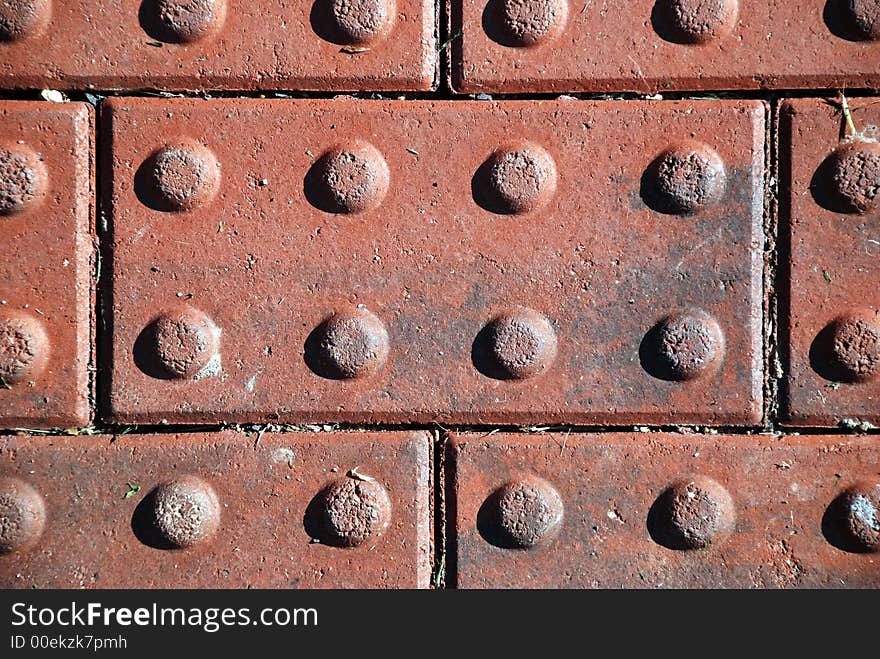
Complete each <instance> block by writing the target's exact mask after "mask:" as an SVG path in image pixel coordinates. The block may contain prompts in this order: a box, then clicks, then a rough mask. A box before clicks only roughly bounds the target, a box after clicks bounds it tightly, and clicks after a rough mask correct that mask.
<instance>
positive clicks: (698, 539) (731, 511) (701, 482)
mask: <svg viewBox="0 0 880 659" xmlns="http://www.w3.org/2000/svg"><path fill="white" fill-rule="evenodd" d="M654 509H655V510H656V511H657V513H658V519H657V520H656V521H657V524H658V525H659V526H660V527H661V528H660V529H659V530H658V532H659V533H660V534H661V536H662V544H664V545H665V546H668V547H670V548H671V549H685V550H687V549H705V548H706V547H709V546H710V545H718V544H719V543H720V542H721V541H722V540H723V539H724V538H725V537H726V536H727V535H728V534H729V533H730V532H731V531H733V529H734V527H735V525H736V509H735V507H734V504H733V499H732V498H731V496H730V493H729V492H728V491H727V490H726V489H725V488H724V487H723V486H722V485H721V484H720V483H718V482H716V481H714V480H712V479H711V478H708V477H706V476H694V477H693V478H688V479H685V480H681V481H678V482H676V483H674V484H673V485H672V486H671V487H669V489H667V490H666V491H665V492H663V494H661V495H660V497H659V498H658V499H657V502H656V503H655V507H654Z"/></svg>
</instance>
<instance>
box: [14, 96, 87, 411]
mask: <svg viewBox="0 0 880 659" xmlns="http://www.w3.org/2000/svg"><path fill="white" fill-rule="evenodd" d="M92 140H93V137H92V113H91V109H90V107H89V106H87V105H85V104H81V103H69V104H64V105H57V104H49V103H35V102H21V101H3V102H0V249H2V251H3V258H2V259H0V428H11V427H16V426H25V427H29V428H46V427H53V426H61V427H65V426H80V425H87V424H88V422H89V419H90V418H91V408H90V395H89V388H90V370H92V369H91V365H92V357H91V355H92V348H91V345H92V340H91V339H92V337H91V318H92V294H91V290H92V284H93V279H92V268H93V263H92V256H93V245H92V226H91V225H92V207H93V197H92V194H93V191H92V187H93V186H92Z"/></svg>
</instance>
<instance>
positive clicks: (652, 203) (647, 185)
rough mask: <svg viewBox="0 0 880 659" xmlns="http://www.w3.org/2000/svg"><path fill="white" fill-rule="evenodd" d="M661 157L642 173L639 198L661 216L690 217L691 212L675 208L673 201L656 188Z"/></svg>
mask: <svg viewBox="0 0 880 659" xmlns="http://www.w3.org/2000/svg"><path fill="white" fill-rule="evenodd" d="M662 158H663V156H662V155H661V156H659V157H658V158H656V159H655V160H654V161H653V162H652V163H651V164H650V165H648V167H647V168H646V169H645V171H644V172H642V176H641V179H640V180H639V196H640V197H641V198H642V202H643V203H644V204H645V206H647V207H648V208H650V209H651V210H652V211H655V212H657V213H662V214H663V215H692V214H693V213H692V212H689V211H683V210H682V209H681V208H679V207H678V206H676V204H675V201H674V200H673V199H670V198H669V197H668V196H666V195H664V194H663V193H662V192H660V190H659V189H658V188H657V181H658V180H659V178H660V161H661V159H662Z"/></svg>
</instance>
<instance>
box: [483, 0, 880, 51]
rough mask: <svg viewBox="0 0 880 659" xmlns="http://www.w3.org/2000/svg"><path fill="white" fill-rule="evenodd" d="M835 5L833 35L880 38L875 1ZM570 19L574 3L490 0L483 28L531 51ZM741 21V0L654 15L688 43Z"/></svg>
mask: <svg viewBox="0 0 880 659" xmlns="http://www.w3.org/2000/svg"><path fill="white" fill-rule="evenodd" d="M833 4H834V5H835V6H834V7H833V8H832V12H834V13H835V14H836V15H834V16H833V17H832V18H831V19H830V21H831V22H829V23H828V27H829V28H830V29H832V31H833V32H834V33H839V32H844V33H846V36H847V38H849V39H857V40H865V41H873V40H877V39H880V21H877V3H876V2H875V1H874V0H834V2H833ZM568 17H569V0H525V1H524V0H489V2H488V4H487V5H486V8H485V10H484V12H483V26H484V28H485V30H486V33H487V34H488V35H489V37H490V38H491V39H492V40H494V41H496V42H497V43H499V44H501V45H503V46H510V47H532V46H536V45H539V44H543V43H548V42H551V41H553V40H555V39H557V38H558V37H559V36H560V35H561V34H562V33H563V32H565V29H566V23H567V22H568ZM738 19H739V1H738V0H715V1H714V2H706V0H657V1H656V2H655V4H654V7H653V11H652V13H651V17H650V20H651V25H652V26H653V28H654V30H655V32H656V33H657V34H658V35H659V36H660V37H661V38H662V39H664V40H666V41H671V42H673V43H677V44H684V45H700V44H707V43H712V42H717V41H720V40H721V39H724V38H725V37H727V36H729V35H730V34H732V33H733V32H734V30H735V29H736V26H737V21H738ZM832 22H833V23H834V25H833V26H832ZM838 22H839V23H840V25H837V23H838Z"/></svg>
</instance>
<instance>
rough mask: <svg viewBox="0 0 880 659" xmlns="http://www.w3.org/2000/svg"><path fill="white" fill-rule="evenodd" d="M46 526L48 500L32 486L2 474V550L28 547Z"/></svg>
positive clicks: (0, 543) (0, 502)
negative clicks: (46, 502)
mask: <svg viewBox="0 0 880 659" xmlns="http://www.w3.org/2000/svg"><path fill="white" fill-rule="evenodd" d="M45 526H46V504H45V502H44V501H43V497H42V496H40V493H39V492H37V491H36V490H35V489H34V488H33V487H32V486H30V485H29V484H28V483H25V482H24V481H21V480H19V479H17V478H10V477H0V554H11V553H12V552H16V551H23V550H26V549H29V548H31V547H33V546H34V544H36V542H37V540H39V538H40V536H41V535H42V534H43V529H44V528H45Z"/></svg>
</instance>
